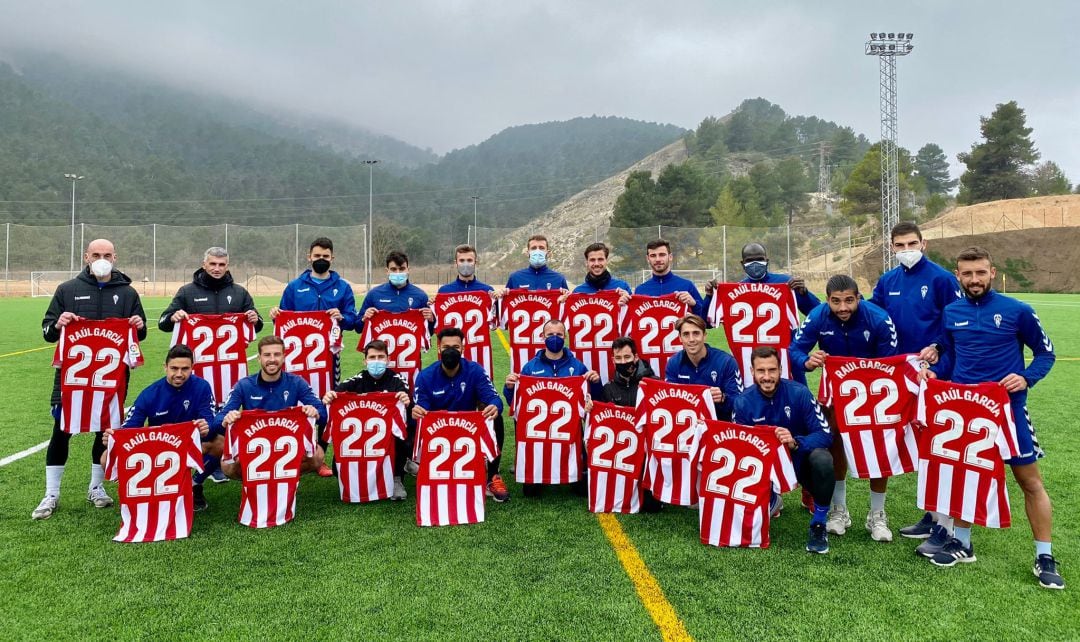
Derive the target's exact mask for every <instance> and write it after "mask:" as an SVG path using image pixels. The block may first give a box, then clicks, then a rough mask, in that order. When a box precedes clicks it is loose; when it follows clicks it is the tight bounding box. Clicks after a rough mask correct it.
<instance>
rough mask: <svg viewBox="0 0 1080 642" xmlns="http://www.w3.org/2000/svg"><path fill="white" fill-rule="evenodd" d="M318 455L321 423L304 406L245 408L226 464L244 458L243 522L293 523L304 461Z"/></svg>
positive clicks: (228, 440) (229, 441) (229, 437)
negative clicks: (315, 422)
mask: <svg viewBox="0 0 1080 642" xmlns="http://www.w3.org/2000/svg"><path fill="white" fill-rule="evenodd" d="M314 454H315V427H314V425H313V424H312V422H311V420H309V419H308V418H307V417H306V416H304V411H303V409H301V408H300V407H299V406H294V407H292V408H287V409H285V410H277V411H266V410H245V411H243V413H242V414H241V415H240V418H239V419H237V420H236V423H234V424H233V425H231V426H229V429H228V433H227V434H226V437H225V453H224V454H223V455H222V456H221V463H223V464H232V463H235V462H239V463H240V466H241V471H242V472H241V476H242V477H243V486H242V490H241V492H240V517H239V519H240V523H241V524H243V525H244V526H250V527H251V528H269V527H271V526H280V525H282V524H285V523H288V522H290V521H292V519H293V517H294V516H295V515H296V488H297V486H299V484H300V464H301V462H302V461H303V459H304V457H305V456H307V457H311V456H313V455H314Z"/></svg>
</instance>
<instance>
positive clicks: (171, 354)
mask: <svg viewBox="0 0 1080 642" xmlns="http://www.w3.org/2000/svg"><path fill="white" fill-rule="evenodd" d="M173 359H190V360H191V362H192V363H195V353H193V352H192V351H191V348H189V347H187V346H186V345H184V344H182V343H178V344H176V345H174V346H173V347H171V348H169V351H168V352H166V353H165V364H166V365H168V364H169V362H170V361H172V360H173Z"/></svg>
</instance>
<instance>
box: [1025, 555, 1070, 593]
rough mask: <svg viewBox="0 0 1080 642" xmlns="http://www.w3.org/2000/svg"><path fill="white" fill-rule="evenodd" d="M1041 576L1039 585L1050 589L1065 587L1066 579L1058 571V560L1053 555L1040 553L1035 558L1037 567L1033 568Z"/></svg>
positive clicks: (1036, 574)
mask: <svg viewBox="0 0 1080 642" xmlns="http://www.w3.org/2000/svg"><path fill="white" fill-rule="evenodd" d="M1031 571H1032V572H1033V573H1035V577H1037V578H1039V586H1041V587H1043V588H1048V589H1059V590H1060V589H1063V588H1065V580H1063V579H1061V575H1059V574H1058V572H1057V562H1056V561H1055V560H1054V556H1053V555H1040V556H1038V557H1036V558H1035V567H1034V568H1033V569H1031Z"/></svg>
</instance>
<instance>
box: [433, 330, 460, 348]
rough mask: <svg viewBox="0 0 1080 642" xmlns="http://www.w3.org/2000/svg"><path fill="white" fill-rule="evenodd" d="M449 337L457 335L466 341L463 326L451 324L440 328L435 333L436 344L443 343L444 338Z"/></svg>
mask: <svg viewBox="0 0 1080 642" xmlns="http://www.w3.org/2000/svg"><path fill="white" fill-rule="evenodd" d="M447 337H457V338H458V339H461V342H462V343H465V333H464V332H462V331H461V328H458V327H454V326H451V327H449V328H443V329H442V330H439V333H438V334H436V335H435V345H438V344H440V343H442V340H443V339H445V338H447Z"/></svg>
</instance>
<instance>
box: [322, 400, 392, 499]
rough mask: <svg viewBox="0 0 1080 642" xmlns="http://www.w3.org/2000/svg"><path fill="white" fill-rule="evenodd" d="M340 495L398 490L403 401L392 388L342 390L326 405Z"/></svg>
mask: <svg viewBox="0 0 1080 642" xmlns="http://www.w3.org/2000/svg"><path fill="white" fill-rule="evenodd" d="M327 413H328V415H329V419H328V421H327V424H326V435H327V441H329V442H330V443H332V444H334V462H335V463H336V464H337V467H338V474H337V478H338V490H340V491H341V501H343V502H348V503H360V502H373V501H376V500H379V499H387V498H389V497H390V495H391V494H392V493H393V491H394V448H395V443H394V437H397V438H398V439H405V404H403V403H401V402H400V401H398V399H397V393H394V392H369V393H367V394H356V393H352V392H339V393H338V394H337V398H336V399H334V401H333V403H331V404H330V408H328V409H327Z"/></svg>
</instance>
